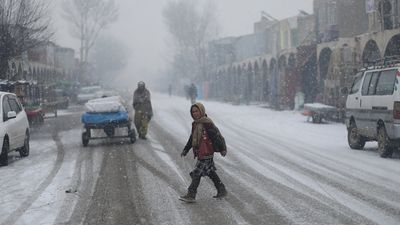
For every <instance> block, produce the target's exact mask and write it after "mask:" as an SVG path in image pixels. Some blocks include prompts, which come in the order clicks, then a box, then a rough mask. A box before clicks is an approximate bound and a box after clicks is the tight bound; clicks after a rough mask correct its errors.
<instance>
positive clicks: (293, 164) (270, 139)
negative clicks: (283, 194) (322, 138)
mask: <svg viewBox="0 0 400 225" xmlns="http://www.w3.org/2000/svg"><path fill="white" fill-rule="evenodd" d="M225 125H226V124H225ZM226 126H227V127H229V129H232V130H233V131H235V130H237V131H239V129H238V128H237V127H235V126H230V125H226ZM244 131H245V132H249V133H251V135H252V136H253V137H256V139H254V138H253V139H252V140H251V142H252V143H248V144H250V146H251V144H253V145H254V143H257V144H258V145H260V146H264V145H266V143H270V144H272V146H277V147H278V148H277V149H285V150H287V151H289V152H290V153H291V154H296V155H297V157H299V158H305V159H304V160H306V161H311V162H313V163H314V164H318V165H319V166H321V167H327V164H323V163H322V162H317V160H316V159H315V157H307V156H305V153H308V154H311V155H313V156H318V157H320V158H321V159H322V158H324V157H323V156H322V155H320V154H316V153H314V152H311V153H310V152H308V151H307V149H304V146H291V145H287V144H284V143H282V140H279V139H276V137H274V136H271V135H270V136H263V135H261V134H259V133H257V132H254V131H252V130H249V129H245V128H243V127H241V128H240V132H232V133H234V134H237V133H243V132H244ZM238 138H240V137H238ZM285 141H287V140H284V141H283V142H285ZM298 148H302V150H303V154H300V153H298V152H297V151H298ZM241 149H243V150H244V151H246V152H247V154H250V155H252V157H251V158H253V159H255V160H256V161H258V162H259V163H260V164H264V165H265V164H266V163H267V162H266V161H264V160H260V159H259V156H256V155H255V154H254V153H253V152H251V151H248V150H247V149H248V147H245V145H243V146H242V147H241ZM269 156H272V157H274V159H275V160H277V159H278V162H280V163H281V164H283V165H286V166H287V167H290V168H293V170H295V171H299V170H300V171H302V172H304V173H305V174H309V175H310V177H313V179H315V180H317V183H318V182H320V181H323V182H324V183H326V184H328V185H331V186H332V187H334V188H336V189H337V190H340V191H342V192H344V193H348V194H350V195H352V196H354V197H355V198H357V199H359V201H361V202H363V201H366V200H368V202H370V204H371V205H375V204H377V205H379V206H380V207H381V208H382V209H386V210H389V212H391V214H392V216H393V217H396V216H398V215H397V212H398V209H397V208H395V207H393V206H391V205H388V204H387V203H385V202H382V201H380V200H379V199H377V198H373V197H368V196H365V195H362V194H361V193H359V192H356V191H354V190H353V189H352V188H351V187H347V186H346V185H344V184H343V183H342V182H339V181H336V182H335V181H333V180H331V179H328V178H327V176H326V174H319V173H317V171H313V170H310V169H309V168H307V167H304V166H300V165H297V164H298V162H299V161H298V160H291V159H290V158H287V157H285V156H281V155H279V154H278V153H276V152H275V151H270V153H269ZM325 158H326V157H325ZM328 164H329V163H328ZM265 167H267V168H269V169H270V170H271V169H272V170H273V171H275V172H276V173H278V174H279V175H280V176H283V177H285V178H286V179H288V180H289V181H290V180H291V182H293V183H294V184H296V186H302V187H303V188H305V190H306V191H307V190H308V191H311V193H313V192H315V191H314V190H312V189H310V188H309V187H307V186H304V184H302V183H299V182H298V181H297V180H296V179H294V178H292V177H290V176H289V175H287V174H286V173H284V172H282V171H279V170H277V169H276V168H271V166H269V165H265ZM329 169H332V170H333V171H335V170H336V172H338V173H341V174H342V175H343V176H349V174H348V173H342V172H341V171H337V168H333V167H329ZM350 177H351V175H350ZM353 178H354V180H358V182H364V183H365V184H368V185H374V184H372V183H368V182H367V181H363V180H360V179H358V178H357V177H353ZM313 195H315V193H314V194H313ZM315 196H317V197H318V196H319V197H318V198H317V199H319V201H321V200H323V199H325V197H324V198H321V196H320V195H319V194H317V195H315ZM388 196H390V193H388ZM334 200H335V199H334ZM323 202H325V203H323V204H332V202H331V201H330V200H329V199H325V200H324V201H323ZM333 203H334V202H333ZM335 204H337V203H335ZM342 206H344V205H342ZM345 208H347V206H345ZM342 211H343V212H346V210H342ZM346 214H347V213H346ZM363 217H364V218H366V217H365V215H363ZM370 219H373V218H370ZM390 220H391V219H389V221H390ZM370 222H371V221H370ZM392 222H394V221H392Z"/></svg>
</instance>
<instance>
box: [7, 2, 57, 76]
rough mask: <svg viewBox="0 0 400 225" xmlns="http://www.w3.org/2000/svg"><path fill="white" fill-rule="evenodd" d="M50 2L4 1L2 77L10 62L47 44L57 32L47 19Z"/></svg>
mask: <svg viewBox="0 0 400 225" xmlns="http://www.w3.org/2000/svg"><path fill="white" fill-rule="evenodd" d="M48 6H49V5H48V3H45V2H44V1H40V0H0V77H1V78H6V74H7V73H8V68H9V66H8V65H9V62H10V60H11V59H16V58H19V57H21V56H22V54H23V53H24V52H26V51H28V50H30V49H32V48H34V47H36V46H38V45H40V44H42V43H44V42H47V41H48V40H49V39H50V38H51V36H52V35H53V33H52V32H51V31H50V29H49V23H50V18H49V17H47V16H46V15H47V9H48Z"/></svg>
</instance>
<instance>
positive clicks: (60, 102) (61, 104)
mask: <svg viewBox="0 0 400 225" xmlns="http://www.w3.org/2000/svg"><path fill="white" fill-rule="evenodd" d="M55 94H56V102H57V109H67V108H68V106H69V97H68V95H67V93H66V92H65V91H64V90H62V89H58V88H57V89H55Z"/></svg>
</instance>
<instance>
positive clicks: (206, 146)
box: [197, 130, 214, 160]
mask: <svg viewBox="0 0 400 225" xmlns="http://www.w3.org/2000/svg"><path fill="white" fill-rule="evenodd" d="M213 154H214V148H213V145H212V142H211V139H210V138H209V137H208V135H207V132H206V131H205V130H203V136H202V138H201V142H200V147H199V149H198V150H197V157H198V159H199V160H202V159H206V158H211V157H213Z"/></svg>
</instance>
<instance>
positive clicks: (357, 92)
mask: <svg viewBox="0 0 400 225" xmlns="http://www.w3.org/2000/svg"><path fill="white" fill-rule="evenodd" d="M399 78H400V66H398V65H397V66H391V67H379V68H376V67H374V68H368V69H365V70H363V71H360V72H359V73H357V75H356V77H355V79H354V82H353V84H352V87H351V89H350V90H349V93H348V96H347V101H346V126H347V131H348V134H347V139H348V143H349V146H350V148H352V149H363V148H364V145H365V142H366V141H377V142H378V152H379V155H380V156H381V157H383V158H386V157H391V156H392V154H393V151H394V149H395V148H397V147H399V144H400V86H399Z"/></svg>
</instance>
